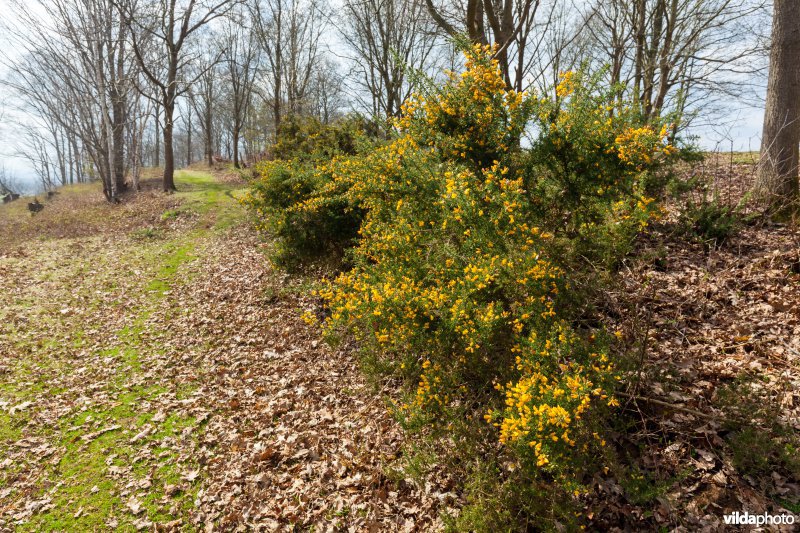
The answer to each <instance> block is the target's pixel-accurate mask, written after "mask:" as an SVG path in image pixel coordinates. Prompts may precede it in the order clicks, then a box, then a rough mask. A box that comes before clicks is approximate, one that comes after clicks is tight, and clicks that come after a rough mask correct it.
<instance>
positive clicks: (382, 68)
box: [339, 0, 436, 117]
mask: <svg viewBox="0 0 800 533" xmlns="http://www.w3.org/2000/svg"><path fill="white" fill-rule="evenodd" d="M343 8H344V9H343V10H342V14H341V17H340V19H339V21H340V23H339V27H340V28H341V35H342V37H343V38H344V40H345V42H346V43H347V44H348V46H349V48H350V49H351V50H352V51H353V52H354V53H355V56H356V57H355V58H354V70H355V72H357V78H356V82H357V83H358V85H360V86H361V87H362V88H363V89H365V90H366V92H367V94H368V95H369V97H370V100H371V101H370V102H369V106H368V107H369V108H370V111H371V112H372V114H373V115H374V116H384V117H385V116H395V115H397V114H398V113H399V112H400V106H401V105H402V104H403V102H404V101H405V100H406V98H407V97H408V96H409V94H410V93H411V91H413V89H414V85H413V83H411V82H410V80H409V77H408V76H407V73H408V72H407V71H408V69H413V70H419V71H422V70H425V69H426V68H427V67H429V66H430V64H429V63H430V60H431V58H432V56H433V51H434V45H435V43H436V27H435V25H433V24H431V21H430V17H429V16H428V14H427V13H426V11H425V7H424V6H423V5H422V4H421V3H420V2H418V1H416V0H345V2H344V5H343Z"/></svg>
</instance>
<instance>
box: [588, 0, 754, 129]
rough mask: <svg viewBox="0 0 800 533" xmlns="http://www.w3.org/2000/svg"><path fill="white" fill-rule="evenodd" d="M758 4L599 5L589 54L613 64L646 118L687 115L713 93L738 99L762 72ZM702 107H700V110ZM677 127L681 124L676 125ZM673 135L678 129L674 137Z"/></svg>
mask: <svg viewBox="0 0 800 533" xmlns="http://www.w3.org/2000/svg"><path fill="white" fill-rule="evenodd" d="M764 6H765V3H764V2H762V1H759V0H756V1H747V2H736V1H734V0H636V1H634V2H626V1H624V0H598V1H597V2H596V3H595V4H594V6H593V7H592V9H591V10H590V11H589V13H588V14H587V24H586V26H585V28H586V30H587V31H586V35H587V37H588V39H586V40H584V41H583V42H582V43H581V45H582V46H583V49H584V50H585V56H586V57H588V58H591V59H593V60H594V61H596V62H598V63H600V64H606V65H608V66H609V81H610V82H611V83H612V84H623V85H624V86H626V87H627V88H629V96H630V97H631V98H632V99H633V100H634V102H636V104H637V105H638V106H639V109H640V110H641V113H642V115H643V117H644V118H645V119H649V118H651V117H653V116H656V115H660V114H663V112H664V111H665V110H669V111H672V112H673V113H675V114H676V115H677V116H678V117H684V116H685V115H686V114H687V110H688V109H690V108H691V107H692V106H693V104H694V103H697V104H698V105H703V106H706V107H708V106H709V104H710V101H709V100H710V99H711V98H712V96H713V95H726V96H737V95H739V94H741V93H742V91H743V85H744V84H745V83H748V82H749V79H750V78H751V77H752V76H753V75H754V74H756V73H757V72H758V71H759V69H760V64H759V62H758V61H754V59H755V58H756V57H757V55H758V54H759V53H761V48H762V46H761V42H760V40H759V38H758V23H759V21H760V14H761V13H763V10H764ZM695 107H696V106H695ZM676 127H677V122H676ZM673 133H674V132H673Z"/></svg>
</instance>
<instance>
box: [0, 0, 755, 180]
mask: <svg viewBox="0 0 800 533" xmlns="http://www.w3.org/2000/svg"><path fill="white" fill-rule="evenodd" d="M8 12H9V10H8V6H7V0H0V21H2V22H8V19H7V17H8ZM8 46H9V42H8V39H7V37H6V36H5V35H3V33H2V32H0V49H2V50H7V49H8ZM5 74H6V73H5V69H4V68H3V67H2V66H0V77H4V76H5ZM754 81H759V80H754ZM4 91H5V89H4V88H3V87H2V86H0V164H2V165H3V166H4V167H5V168H6V169H7V170H9V171H10V172H12V173H13V174H14V175H15V176H16V177H17V179H18V180H20V181H27V182H31V183H34V182H35V181H36V177H35V176H34V174H33V170H32V168H31V167H30V165H29V164H28V163H27V161H25V160H24V159H23V158H21V157H18V156H16V155H15V152H17V150H18V146H17V139H16V136H15V134H16V132H15V131H14V125H13V121H11V120H10V116H11V115H13V112H12V110H11V109H10V108H9V107H10V106H9V95H8V94H7V93H5V92H4ZM762 120H763V107H758V108H754V107H752V106H748V105H746V104H744V103H738V102H735V101H734V102H731V104H730V106H729V108H728V109H727V110H726V112H725V114H724V115H722V116H716V117H714V122H715V123H717V125H715V126H713V127H709V126H697V127H694V128H691V129H690V131H689V132H690V134H692V135H697V136H698V139H697V142H698V143H699V144H700V146H701V148H703V149H706V150H720V151H723V152H725V151H729V150H734V151H749V150H758V147H759V145H760V136H761V124H762Z"/></svg>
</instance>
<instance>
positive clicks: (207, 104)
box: [189, 49, 220, 166]
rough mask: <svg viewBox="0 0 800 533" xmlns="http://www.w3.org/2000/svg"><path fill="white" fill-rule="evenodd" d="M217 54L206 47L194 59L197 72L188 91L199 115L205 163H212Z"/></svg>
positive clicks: (216, 89) (217, 76) (216, 96)
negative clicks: (192, 86)
mask: <svg viewBox="0 0 800 533" xmlns="http://www.w3.org/2000/svg"><path fill="white" fill-rule="evenodd" d="M218 57H219V54H218V53H217V52H216V51H214V50H208V49H206V50H205V51H203V53H202V54H201V55H200V56H199V57H198V59H197V61H195V64H194V68H195V69H196V71H197V72H198V73H199V75H198V76H197V81H196V82H195V85H194V88H193V89H192V91H191V92H189V102H190V104H191V105H192V107H194V110H195V112H196V113H197V115H198V117H200V129H201V131H202V132H203V145H204V150H203V152H204V154H205V158H206V163H208V166H211V165H213V164H214V146H215V144H214V109H215V105H216V103H217V99H218V95H219V88H218V82H219V78H220V77H219V73H218V69H217V66H216V60H217V58H218Z"/></svg>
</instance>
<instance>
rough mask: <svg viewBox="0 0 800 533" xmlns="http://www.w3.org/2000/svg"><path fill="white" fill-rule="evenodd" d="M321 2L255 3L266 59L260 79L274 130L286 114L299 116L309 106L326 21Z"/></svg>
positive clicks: (285, 0) (253, 8)
mask: <svg viewBox="0 0 800 533" xmlns="http://www.w3.org/2000/svg"><path fill="white" fill-rule="evenodd" d="M327 9H328V8H327V4H325V3H324V1H323V0H255V1H254V2H253V4H252V5H251V14H252V18H253V24H254V30H255V32H256V36H257V38H258V40H259V42H260V44H261V48H262V50H263V52H264V56H265V57H266V65H265V66H266V72H265V73H264V74H265V75H263V76H261V80H262V81H265V82H266V83H267V84H268V88H267V90H263V89H261V88H259V90H258V91H257V92H258V94H261V95H262V97H265V98H267V99H269V100H270V102H271V105H272V113H273V123H274V131H275V132H277V131H278V129H279V128H280V124H281V120H282V117H283V115H284V113H285V112H288V113H290V114H300V113H303V112H305V111H307V108H308V107H309V101H308V98H309V96H310V94H309V93H310V89H311V86H312V83H313V78H314V76H313V75H314V72H315V70H316V68H317V66H318V65H319V62H320V61H321V59H322V50H321V45H322V43H321V38H322V33H323V30H324V29H325V26H326V19H327V18H328V13H327Z"/></svg>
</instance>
